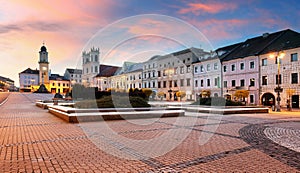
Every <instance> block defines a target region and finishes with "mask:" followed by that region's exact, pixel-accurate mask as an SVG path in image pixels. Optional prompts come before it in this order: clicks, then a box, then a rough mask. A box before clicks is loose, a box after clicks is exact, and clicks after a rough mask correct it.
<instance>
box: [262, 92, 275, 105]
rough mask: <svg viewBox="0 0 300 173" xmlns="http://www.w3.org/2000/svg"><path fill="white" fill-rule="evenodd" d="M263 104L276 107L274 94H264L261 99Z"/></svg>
mask: <svg viewBox="0 0 300 173" xmlns="http://www.w3.org/2000/svg"><path fill="white" fill-rule="evenodd" d="M261 103H262V105H264V106H272V105H275V96H274V95H273V94H272V93H264V94H263V95H262V97H261Z"/></svg>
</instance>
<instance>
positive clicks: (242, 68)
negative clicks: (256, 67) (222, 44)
mask: <svg viewBox="0 0 300 173" xmlns="http://www.w3.org/2000/svg"><path fill="white" fill-rule="evenodd" d="M240 68H241V70H244V69H245V64H244V63H243V62H242V63H241V64H240Z"/></svg>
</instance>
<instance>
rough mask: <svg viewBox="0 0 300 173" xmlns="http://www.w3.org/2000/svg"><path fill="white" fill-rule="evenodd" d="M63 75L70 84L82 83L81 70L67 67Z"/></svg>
mask: <svg viewBox="0 0 300 173" xmlns="http://www.w3.org/2000/svg"><path fill="white" fill-rule="evenodd" d="M64 77H65V78H66V79H68V80H69V81H70V82H71V86H73V85H74V84H81V83H82V70H81V69H71V68H67V69H66V70H65V73H64Z"/></svg>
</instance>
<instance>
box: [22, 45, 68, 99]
mask: <svg viewBox="0 0 300 173" xmlns="http://www.w3.org/2000/svg"><path fill="white" fill-rule="evenodd" d="M38 63H39V70H38V69H36V70H32V69H30V68H28V69H26V70H24V71H23V72H21V73H19V81H20V91H21V92H35V91H37V90H38V89H39V88H40V86H41V85H44V86H45V87H46V89H47V91H48V92H51V93H63V94H65V93H67V92H69V90H70V81H69V80H67V79H65V78H64V77H63V76H60V75H58V74H50V70H49V61H48V52H47V48H46V46H45V45H44V44H43V46H42V47H41V49H40V51H39V62H38Z"/></svg>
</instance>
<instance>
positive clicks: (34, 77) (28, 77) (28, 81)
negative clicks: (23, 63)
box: [19, 68, 40, 92]
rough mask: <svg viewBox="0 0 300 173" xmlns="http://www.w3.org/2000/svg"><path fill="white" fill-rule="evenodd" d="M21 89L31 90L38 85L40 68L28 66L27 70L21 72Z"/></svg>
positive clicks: (22, 90) (23, 90) (24, 90)
mask: <svg viewBox="0 0 300 173" xmlns="http://www.w3.org/2000/svg"><path fill="white" fill-rule="evenodd" d="M19 82H20V91H21V92H31V91H33V90H34V86H38V85H39V83H40V81H39V70H38V69H36V70H32V69H31V68H27V69H26V70H24V71H22V72H21V73H19Z"/></svg>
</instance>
